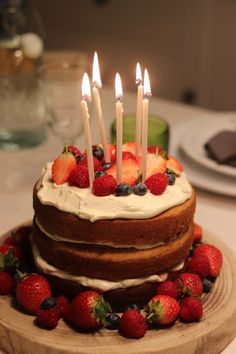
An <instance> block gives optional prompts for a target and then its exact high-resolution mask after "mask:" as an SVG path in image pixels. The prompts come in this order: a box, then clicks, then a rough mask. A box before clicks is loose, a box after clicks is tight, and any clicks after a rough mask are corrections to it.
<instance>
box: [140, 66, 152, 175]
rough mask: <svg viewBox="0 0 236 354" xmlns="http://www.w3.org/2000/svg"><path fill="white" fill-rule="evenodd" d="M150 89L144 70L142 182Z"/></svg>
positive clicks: (145, 166) (145, 169)
mask: <svg viewBox="0 0 236 354" xmlns="http://www.w3.org/2000/svg"><path fill="white" fill-rule="evenodd" d="M151 95H152V92H151V87H150V81H149V76H148V71H147V69H145V70H144V94H143V105H142V111H143V112H142V181H143V182H144V181H145V180H146V174H147V144H148V105H149V98H150V97H151Z"/></svg>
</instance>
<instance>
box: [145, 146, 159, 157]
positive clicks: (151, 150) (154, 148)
mask: <svg viewBox="0 0 236 354" xmlns="http://www.w3.org/2000/svg"><path fill="white" fill-rule="evenodd" d="M158 150H159V147H158V146H157V145H150V146H148V149H147V151H148V152H149V153H150V154H156V155H158Z"/></svg>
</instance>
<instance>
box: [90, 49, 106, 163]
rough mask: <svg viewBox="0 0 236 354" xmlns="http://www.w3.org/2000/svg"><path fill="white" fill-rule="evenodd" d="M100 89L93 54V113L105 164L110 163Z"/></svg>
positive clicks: (97, 66) (96, 62)
mask: <svg viewBox="0 0 236 354" xmlns="http://www.w3.org/2000/svg"><path fill="white" fill-rule="evenodd" d="M101 87H102V82H101V77H100V70H99V64H98V55H97V52H95V53H94V57H93V100H94V105H95V111H96V116H97V120H98V127H99V131H100V136H101V142H102V147H103V151H104V157H105V162H110V155H109V152H108V147H107V138H106V130H105V124H104V119H103V114H102V107H101V99H100V95H99V89H100V88H101Z"/></svg>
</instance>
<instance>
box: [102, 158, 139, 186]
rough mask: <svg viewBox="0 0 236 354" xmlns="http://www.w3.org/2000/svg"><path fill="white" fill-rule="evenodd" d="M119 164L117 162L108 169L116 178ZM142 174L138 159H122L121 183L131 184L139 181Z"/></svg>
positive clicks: (107, 171) (108, 172) (109, 173)
mask: <svg viewBox="0 0 236 354" xmlns="http://www.w3.org/2000/svg"><path fill="white" fill-rule="evenodd" d="M116 170H117V164H116V163H115V164H114V165H113V166H112V167H111V168H109V169H108V170H106V173H107V174H108V175H111V176H113V177H114V178H115V179H116ZM139 176H140V168H139V165H138V163H137V162H136V160H134V159H125V160H123V161H122V177H121V183H128V184H130V185H131V186H133V185H135V184H136V183H137V180H138V178H139Z"/></svg>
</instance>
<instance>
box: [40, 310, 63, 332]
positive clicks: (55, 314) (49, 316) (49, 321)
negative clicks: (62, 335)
mask: <svg viewBox="0 0 236 354" xmlns="http://www.w3.org/2000/svg"><path fill="white" fill-rule="evenodd" d="M36 315H37V317H36V322H37V324H38V325H39V326H40V327H43V328H46V329H53V328H55V327H56V326H57V324H58V321H59V319H60V312H59V309H58V308H57V307H56V306H53V307H51V308H49V309H47V310H43V309H41V308H39V309H38V310H37V314H36Z"/></svg>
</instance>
